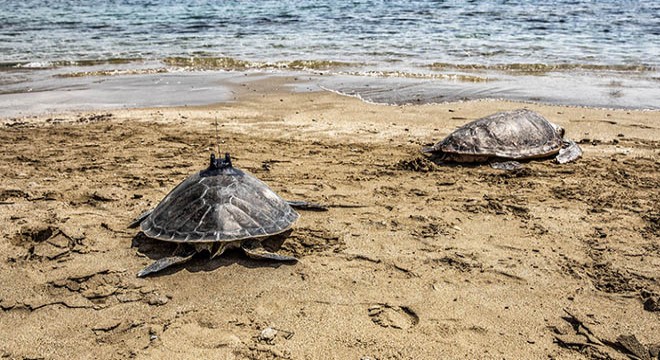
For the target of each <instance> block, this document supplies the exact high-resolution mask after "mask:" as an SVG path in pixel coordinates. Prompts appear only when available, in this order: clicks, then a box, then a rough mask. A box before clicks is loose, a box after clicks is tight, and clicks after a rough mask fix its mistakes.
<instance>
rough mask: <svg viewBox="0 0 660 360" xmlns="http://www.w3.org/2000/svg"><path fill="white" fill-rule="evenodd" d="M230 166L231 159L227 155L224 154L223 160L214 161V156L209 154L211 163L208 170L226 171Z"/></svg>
mask: <svg viewBox="0 0 660 360" xmlns="http://www.w3.org/2000/svg"><path fill="white" fill-rule="evenodd" d="M230 167H232V166H231V157H230V156H229V153H225V158H224V159H222V158H220V159H216V158H215V154H214V153H211V163H210V164H209V169H226V168H230Z"/></svg>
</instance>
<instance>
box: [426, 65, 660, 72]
mask: <svg viewBox="0 0 660 360" xmlns="http://www.w3.org/2000/svg"><path fill="white" fill-rule="evenodd" d="M428 67H429V68H431V69H433V70H497V71H513V72H521V73H528V74H538V73H548V72H562V71H575V70H587V71H620V72H647V71H656V70H657V68H656V67H654V66H649V65H643V64H639V65H601V64H541V63H512V64H491V65H484V64H451V63H433V64H431V65H429V66H428Z"/></svg>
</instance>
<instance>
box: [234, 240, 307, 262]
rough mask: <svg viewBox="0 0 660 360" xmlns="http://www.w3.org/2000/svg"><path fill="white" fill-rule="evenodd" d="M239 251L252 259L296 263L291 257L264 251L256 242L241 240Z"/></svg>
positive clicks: (259, 243) (258, 242)
mask: <svg viewBox="0 0 660 360" xmlns="http://www.w3.org/2000/svg"><path fill="white" fill-rule="evenodd" d="M241 249H243V251H245V254H246V255H247V256H248V257H250V258H252V259H269V260H277V261H298V259H296V258H294V257H293V256H287V255H280V254H277V253H274V252H270V251H268V250H266V249H265V248H264V247H263V246H262V245H261V242H260V241H258V240H243V242H242V243H241Z"/></svg>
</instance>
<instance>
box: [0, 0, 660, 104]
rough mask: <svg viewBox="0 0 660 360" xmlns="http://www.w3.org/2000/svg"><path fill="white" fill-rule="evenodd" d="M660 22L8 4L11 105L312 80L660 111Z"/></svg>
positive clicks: (461, 12) (299, 7) (238, 4)
mask: <svg viewBox="0 0 660 360" xmlns="http://www.w3.org/2000/svg"><path fill="white" fill-rule="evenodd" d="M658 14H660V2H659V1H623V0H621V1H584V0H583V1H578V0H558V1H533V0H518V1H504V0H497V1H495V0H493V1H431V0H417V1H414V0H413V1H411V0H408V1H366V0H364V1H330V0H326V1H321V0H318V1H286V0H278V1H269V0H264V1H189V2H179V1H166V0H151V1H148V0H132V1H128V0H117V1H102V2H93V1H82V0H80V1H73V0H70V1H46V0H23V1H5V0H0V94H2V95H0V102H2V97H3V96H5V95H13V96H14V97H15V95H16V94H20V93H26V92H30V91H35V90H37V91H50V90H58V89H60V87H61V86H74V88H75V87H76V86H78V87H81V86H82V87H88V86H89V83H91V81H87V80H85V79H78V80H76V81H72V80H68V81H67V80H66V79H67V78H85V77H109V76H114V80H113V81H114V82H115V83H119V82H121V81H120V79H124V78H133V79H132V80H127V82H126V85H125V86H127V87H128V86H138V87H140V86H141V85H140V82H139V81H136V80H135V75H140V76H144V77H146V78H145V81H144V84H142V85H143V86H148V85H150V84H152V83H153V82H155V81H158V79H159V78H165V79H166V78H167V77H168V75H170V74H171V73H172V72H174V71H176V72H177V75H176V76H177V80H176V82H178V83H181V82H184V83H185V82H186V81H187V80H186V77H185V76H182V75H181V72H188V73H191V74H193V73H199V72H207V73H208V74H209V75H211V76H215V75H218V76H225V75H226V74H225V73H226V72H227V71H234V72H237V71H238V72H241V71H242V72H245V71H271V72H273V71H274V72H287V71H308V72H310V73H319V72H323V73H324V74H325V75H327V74H331V75H334V76H333V77H331V78H330V79H328V78H327V77H324V78H323V79H322V80H320V81H319V86H321V87H323V88H327V89H330V90H334V91H338V92H340V93H344V94H350V95H355V96H359V97H362V98H364V99H365V100H369V101H374V102H385V103H428V102H440V101H454V100H463V99H476V98H506V99H513V100H524V101H544V102H550V103H560V104H568V105H591V106H603V107H608V106H611V107H631V108H658V107H660V100H659V99H660V90H658V89H659V88H660V70H659V69H660V60H659V59H660V16H659V15H658ZM218 71H220V72H221V73H222V74H219V73H218ZM194 77H195V76H193V77H192V78H194ZM72 82H73V83H76V84H77V85H71V83H72ZM365 89H368V91H367V90H365ZM411 89H412V90H411ZM12 99H14V98H12ZM12 101H15V99H14V100H12ZM19 102H20V101H19ZM166 102H168V103H164V104H161V105H178V104H177V103H176V101H175V99H168V100H167V101H166ZM12 103H14V102H12ZM137 105H139V104H137ZM150 105H153V104H150Z"/></svg>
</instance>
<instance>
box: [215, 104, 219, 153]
mask: <svg viewBox="0 0 660 360" xmlns="http://www.w3.org/2000/svg"><path fill="white" fill-rule="evenodd" d="M215 146H216V151H217V154H218V156H220V139H219V137H218V114H217V113H216V114H215Z"/></svg>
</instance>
